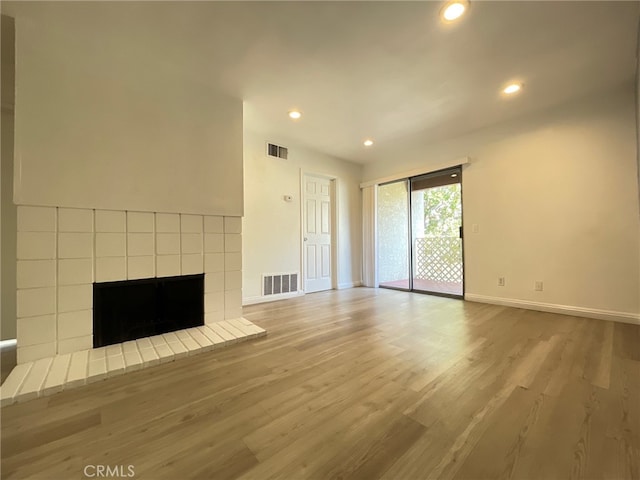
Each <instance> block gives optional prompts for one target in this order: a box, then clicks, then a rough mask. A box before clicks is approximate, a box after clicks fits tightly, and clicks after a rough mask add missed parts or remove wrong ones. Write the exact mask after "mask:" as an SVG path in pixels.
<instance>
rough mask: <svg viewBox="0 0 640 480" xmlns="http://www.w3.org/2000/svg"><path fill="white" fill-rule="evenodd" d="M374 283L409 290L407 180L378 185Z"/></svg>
mask: <svg viewBox="0 0 640 480" xmlns="http://www.w3.org/2000/svg"><path fill="white" fill-rule="evenodd" d="M377 213H378V282H379V284H380V286H381V287H388V288H400V289H405V290H410V289H411V282H410V274H409V272H410V267H409V248H410V243H409V181H408V180H401V181H399V182H393V183H388V184H386V185H380V186H379V187H378V212H377Z"/></svg>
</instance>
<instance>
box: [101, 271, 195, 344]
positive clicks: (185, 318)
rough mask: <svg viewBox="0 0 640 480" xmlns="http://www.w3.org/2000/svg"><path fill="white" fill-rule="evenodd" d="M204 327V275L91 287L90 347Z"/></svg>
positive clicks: (109, 283)
mask: <svg viewBox="0 0 640 480" xmlns="http://www.w3.org/2000/svg"><path fill="white" fill-rule="evenodd" d="M200 325H204V274H199V275H181V276H179V277H165V278H145V279H142V280H126V281H122V282H105V283H94V284H93V346H94V348H97V347H104V346H105V345H113V344H114V343H122V342H126V341H128V340H135V339H137V338H143V337H149V336H152V335H158V334H161V333H167V332H173V331H175V330H182V329H183V328H191V327H197V326H200Z"/></svg>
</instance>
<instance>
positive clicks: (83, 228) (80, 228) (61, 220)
mask: <svg viewBox="0 0 640 480" xmlns="http://www.w3.org/2000/svg"><path fill="white" fill-rule="evenodd" d="M58 231H59V232H93V210H87V209H84V208H59V209H58Z"/></svg>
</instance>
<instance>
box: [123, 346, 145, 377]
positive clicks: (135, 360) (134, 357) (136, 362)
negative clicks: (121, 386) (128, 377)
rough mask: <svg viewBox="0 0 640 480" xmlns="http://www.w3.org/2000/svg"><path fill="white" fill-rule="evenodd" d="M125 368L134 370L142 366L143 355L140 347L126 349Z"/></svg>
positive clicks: (129, 370) (128, 370) (130, 370)
mask: <svg viewBox="0 0 640 480" xmlns="http://www.w3.org/2000/svg"><path fill="white" fill-rule="evenodd" d="M123 356H124V368H125V370H126V371H127V372H133V371H135V370H140V369H141V368H142V357H141V356H140V352H138V349H135V350H125V351H124V354H123Z"/></svg>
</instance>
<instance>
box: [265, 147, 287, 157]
mask: <svg viewBox="0 0 640 480" xmlns="http://www.w3.org/2000/svg"><path fill="white" fill-rule="evenodd" d="M288 155H289V149H288V148H287V147H283V146H282V145H276V144H275V143H267V156H268V157H274V158H283V159H285V160H286V159H287V156H288Z"/></svg>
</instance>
